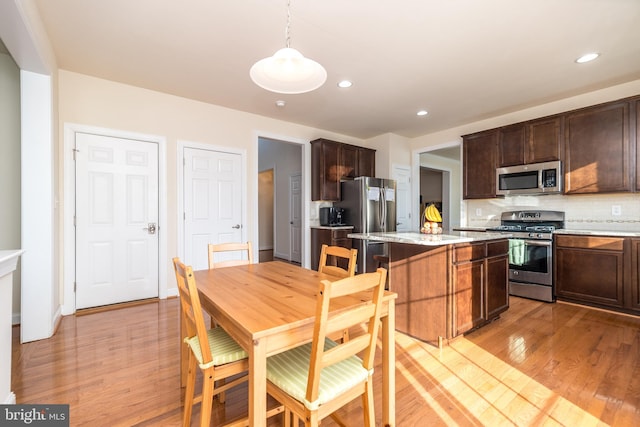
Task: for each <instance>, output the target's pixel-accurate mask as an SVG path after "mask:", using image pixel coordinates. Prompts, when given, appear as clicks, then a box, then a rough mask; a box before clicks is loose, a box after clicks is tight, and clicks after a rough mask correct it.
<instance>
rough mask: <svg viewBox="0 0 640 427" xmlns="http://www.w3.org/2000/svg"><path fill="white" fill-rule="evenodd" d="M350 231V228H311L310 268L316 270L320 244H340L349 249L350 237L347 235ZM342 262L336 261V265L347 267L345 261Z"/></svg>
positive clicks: (318, 261) (320, 248)
mask: <svg viewBox="0 0 640 427" xmlns="http://www.w3.org/2000/svg"><path fill="white" fill-rule="evenodd" d="M352 231H353V229H352V228H339V229H335V228H329V227H328V228H311V269H312V270H318V264H319V263H320V251H321V250H322V245H328V246H341V247H343V248H349V249H351V247H352V246H351V245H352V243H351V239H350V238H348V237H347V235H348V234H349V233H351V232H352ZM342 262H343V261H342V260H340V261H338V265H339V266H340V267H342V268H347V267H348V266H347V265H346V262H345V263H344V265H341V263H342Z"/></svg>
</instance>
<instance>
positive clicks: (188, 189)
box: [183, 147, 243, 270]
mask: <svg viewBox="0 0 640 427" xmlns="http://www.w3.org/2000/svg"><path fill="white" fill-rule="evenodd" d="M183 182H184V188H183V195H184V213H183V219H184V259H185V263H186V264H188V265H192V266H193V268H194V270H201V269H205V268H207V267H208V259H207V244H209V243H227V242H241V241H242V240H243V238H242V236H243V232H242V162H241V156H240V154H234V153H227V152H221V151H211V150H203V149H197V148H187V147H185V148H184V180H183ZM239 256H240V254H236V253H234V254H225V255H222V256H220V257H218V259H220V260H223V259H225V257H226V258H227V259H232V258H237V257H239Z"/></svg>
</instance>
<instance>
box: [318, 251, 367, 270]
mask: <svg viewBox="0 0 640 427" xmlns="http://www.w3.org/2000/svg"><path fill="white" fill-rule="evenodd" d="M329 257H333V258H332V260H333V263H331V262H329V261H330V260H329ZM357 258H358V250H357V249H347V248H343V247H340V246H329V245H322V249H321V251H320V262H319V263H318V272H320V273H325V274H330V275H332V276H336V277H350V276H353V275H355V274H356V259H357ZM340 259H343V260H345V262H344V263H343V264H345V263H346V265H347V268H346V269H345V268H342V267H340V266H338V262H339V260H340Z"/></svg>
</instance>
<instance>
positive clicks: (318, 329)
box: [306, 268, 387, 402]
mask: <svg viewBox="0 0 640 427" xmlns="http://www.w3.org/2000/svg"><path fill="white" fill-rule="evenodd" d="M386 278H387V271H386V270H385V269H384V268H379V269H378V270H377V271H375V272H372V273H364V274H359V275H357V276H351V277H347V278H344V279H340V280H337V281H335V282H330V281H328V280H323V281H322V282H321V283H320V289H319V292H318V297H317V303H316V321H315V325H314V331H313V342H312V345H311V361H310V367H309V379H308V382H307V395H306V397H307V400H308V401H309V402H314V401H315V400H316V399H317V398H318V389H319V386H320V372H321V371H322V369H323V368H325V367H327V366H330V365H333V364H335V363H337V362H340V361H342V360H344V359H347V358H349V357H351V356H355V355H356V354H358V353H360V352H363V355H362V366H363V367H364V368H365V369H366V370H368V371H371V370H372V369H373V365H374V356H375V350H376V341H377V338H378V327H379V324H380V310H381V301H382V297H383V295H384V285H385V280H386ZM367 291H368V292H367ZM362 292H366V294H365V295H367V296H366V297H363V295H358V297H357V298H354V299H353V301H354V303H353V305H352V306H350V307H348V308H346V309H340V310H336V311H334V312H330V311H329V308H330V306H331V300H333V299H335V298H341V297H344V296H348V295H352V294H359V293H362ZM363 323H366V325H367V330H366V333H364V334H362V335H359V336H358V337H356V338H352V339H350V340H349V341H344V342H342V343H337V344H336V345H335V347H332V348H331V349H327V350H326V351H325V349H324V342H325V338H326V337H327V335H330V334H332V333H335V332H336V331H341V330H344V329H347V328H350V327H352V326H358V325H361V324H363Z"/></svg>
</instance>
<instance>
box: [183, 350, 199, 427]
mask: <svg viewBox="0 0 640 427" xmlns="http://www.w3.org/2000/svg"><path fill="white" fill-rule="evenodd" d="M187 369H188V373H187V384H186V385H185V389H184V416H183V421H182V425H183V426H184V427H189V426H190V425H191V413H192V411H193V397H194V393H195V390H196V369H197V368H196V358H195V357H194V356H193V353H192V352H191V351H189V359H188V367H187Z"/></svg>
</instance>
